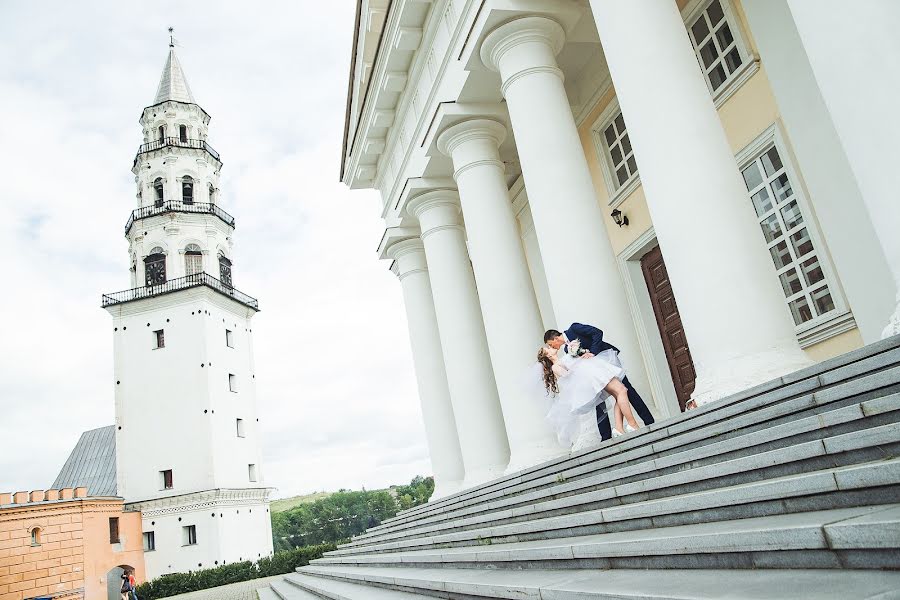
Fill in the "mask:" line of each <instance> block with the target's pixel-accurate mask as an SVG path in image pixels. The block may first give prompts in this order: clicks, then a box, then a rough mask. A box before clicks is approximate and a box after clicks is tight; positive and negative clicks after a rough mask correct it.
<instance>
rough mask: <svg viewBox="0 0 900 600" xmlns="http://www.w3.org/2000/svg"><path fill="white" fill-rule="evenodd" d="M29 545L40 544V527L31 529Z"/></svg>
mask: <svg viewBox="0 0 900 600" xmlns="http://www.w3.org/2000/svg"><path fill="white" fill-rule="evenodd" d="M31 545H32V546H40V545H41V528H40V527H35V528H33V529H32V530H31Z"/></svg>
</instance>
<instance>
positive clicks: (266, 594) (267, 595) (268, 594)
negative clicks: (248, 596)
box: [256, 587, 282, 600]
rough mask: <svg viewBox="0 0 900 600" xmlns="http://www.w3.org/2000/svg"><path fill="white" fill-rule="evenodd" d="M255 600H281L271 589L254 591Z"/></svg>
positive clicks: (265, 588)
mask: <svg viewBox="0 0 900 600" xmlns="http://www.w3.org/2000/svg"><path fill="white" fill-rule="evenodd" d="M256 598H257V600H282V598H281V596H279V595H278V594H276V593H275V590H273V589H272V588H271V587H264V588H259V589H258V590H256Z"/></svg>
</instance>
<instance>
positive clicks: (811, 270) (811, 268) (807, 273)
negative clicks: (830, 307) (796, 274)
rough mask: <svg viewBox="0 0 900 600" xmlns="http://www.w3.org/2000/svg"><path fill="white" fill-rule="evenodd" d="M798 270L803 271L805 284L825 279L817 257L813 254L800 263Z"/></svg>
mask: <svg viewBox="0 0 900 600" xmlns="http://www.w3.org/2000/svg"><path fill="white" fill-rule="evenodd" d="M800 270H801V271H803V276H804V277H805V278H806V283H807V285H813V284H814V283H819V282H820V281H822V280H823V279H825V273H823V272H822V266H821V265H820V264H819V259H818V258H817V257H815V256H813V257H812V258H810V259H809V260H805V261H803V263H802V264H801V265H800Z"/></svg>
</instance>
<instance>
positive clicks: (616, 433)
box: [612, 425, 628, 439]
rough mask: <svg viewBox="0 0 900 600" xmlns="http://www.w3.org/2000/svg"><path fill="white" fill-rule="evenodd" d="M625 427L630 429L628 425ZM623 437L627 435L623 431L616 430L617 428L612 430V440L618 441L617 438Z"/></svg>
mask: <svg viewBox="0 0 900 600" xmlns="http://www.w3.org/2000/svg"><path fill="white" fill-rule="evenodd" d="M625 427H628V426H627V425H626V426H625ZM625 431H628V429H625ZM623 435H625V434H624V433H622V432H621V431H619V430H618V429H616V428H615V427H613V428H612V439H616V438H617V437H622V436H623Z"/></svg>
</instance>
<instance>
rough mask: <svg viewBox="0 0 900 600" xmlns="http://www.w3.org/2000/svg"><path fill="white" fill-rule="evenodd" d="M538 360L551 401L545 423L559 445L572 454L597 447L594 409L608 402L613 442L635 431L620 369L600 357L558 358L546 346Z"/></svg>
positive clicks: (597, 432)
mask: <svg viewBox="0 0 900 600" xmlns="http://www.w3.org/2000/svg"><path fill="white" fill-rule="evenodd" d="M537 358H538V363H539V364H540V365H541V367H542V370H543V374H542V379H543V386H544V389H545V390H546V394H547V396H549V397H551V398H552V399H553V404H552V406H551V407H550V410H549V412H548V413H547V420H548V421H549V422H550V424H551V425H552V426H553V427H554V428H555V429H556V436H557V439H558V440H559V443H560V444H562V445H563V446H569V447H572V449H573V450H580V449H581V448H584V447H587V446H593V445H596V444H599V443H600V442H601V441H602V440H601V438H600V434H599V431H598V430H597V420H596V417H595V407H597V406H598V405H601V404H603V405H606V403H607V400H609V404H611V405H612V410H613V419H614V423H615V426H614V428H613V430H612V436H613V437H614V438H615V437H618V436H620V435H624V434H625V433H628V432H631V431H635V430H636V429H637V428H638V423H637V421H636V420H635V418H634V413H633V412H632V411H631V403H630V402H629V401H628V390H627V389H626V388H625V386H624V385H623V384H622V378H623V377H624V375H625V369H623V368H622V367H621V365H616V364H613V363H612V362H610V361H608V360H605V359H604V357H601V356H591V357H590V358H572V357H570V356H568V355H564V356H563V357H560V354H559V351H558V350H555V349H553V348H550V347H548V346H542V347H541V349H540V350H539V351H538V357H537ZM607 414H609V407H607ZM573 445H574V446H573Z"/></svg>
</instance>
